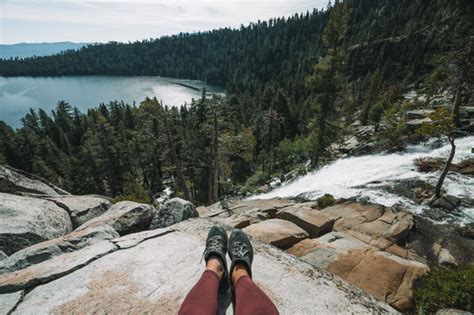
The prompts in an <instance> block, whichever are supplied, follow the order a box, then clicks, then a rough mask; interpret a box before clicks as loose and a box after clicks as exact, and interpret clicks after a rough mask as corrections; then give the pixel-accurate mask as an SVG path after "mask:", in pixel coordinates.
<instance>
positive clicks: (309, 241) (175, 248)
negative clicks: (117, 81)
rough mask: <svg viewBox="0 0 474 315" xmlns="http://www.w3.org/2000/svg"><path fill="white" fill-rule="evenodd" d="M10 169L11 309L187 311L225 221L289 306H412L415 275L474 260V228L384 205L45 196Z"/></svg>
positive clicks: (294, 310) (260, 276)
mask: <svg viewBox="0 0 474 315" xmlns="http://www.w3.org/2000/svg"><path fill="white" fill-rule="evenodd" d="M0 170H3V172H4V173H1V172H0V179H2V180H3V181H4V182H6V181H15V182H16V183H17V186H16V187H17V188H16V189H15V190H11V189H10V190H9V191H8V193H5V192H2V191H0V197H1V198H0V217H1V222H3V224H0V236H1V238H0V239H2V240H4V241H3V242H1V243H0V246H1V248H0V250H2V251H3V252H4V253H2V252H0V253H2V255H0V314H30V313H35V314H51V313H53V314H66V313H67V314H70V313H85V314H88V313H93V312H106V313H129V312H133V313H147V312H148V313H157V314H164V313H165V314H168V313H176V311H177V309H178V308H179V306H180V304H181V302H182V300H183V299H184V297H185V295H186V293H187V292H188V291H189V290H190V288H191V287H192V286H193V284H194V283H195V281H197V279H198V278H199V276H200V274H201V272H202V270H203V264H202V262H200V259H201V255H202V251H203V249H204V241H205V237H206V235H207V231H208V230H209V228H210V227H211V226H212V224H214V223H220V224H223V225H224V226H225V227H226V229H227V230H228V231H230V230H231V229H232V228H241V229H243V230H244V231H246V232H247V233H248V234H249V235H250V236H251V239H252V243H253V245H254V247H255V253H256V254H255V262H254V279H255V281H256V282H257V283H258V284H259V285H260V286H261V287H262V288H263V290H265V291H266V292H267V293H268V295H269V296H270V298H271V299H272V300H273V301H274V302H275V303H276V305H277V307H278V308H279V310H280V312H281V313H282V314H312V313H315V312H316V313H355V314H359V313H360V314H362V313H363V314H365V313H376V314H379V313H397V310H398V311H410V310H412V309H413V287H414V284H415V282H416V280H418V279H420V278H421V277H422V276H424V275H425V274H426V273H427V272H428V271H429V270H430V267H431V266H433V265H438V264H440V265H450V264H451V265H453V264H461V263H462V264H469V263H473V262H474V258H473V257H472V253H473V252H474V240H473V236H472V233H471V234H470V233H469V230H465V231H464V230H463V231H459V230H452V229H449V228H446V230H443V229H440V230H439V233H437V232H436V230H435V229H434V228H433V226H432V223H430V222H429V221H427V220H423V219H421V218H419V217H416V216H414V215H412V214H410V213H408V212H405V211H399V210H398V211H397V210H395V209H392V208H388V207H383V206H379V205H371V204H362V203H358V202H354V201H347V200H346V201H344V200H339V201H337V202H336V204H334V205H332V206H329V207H325V208H321V207H320V206H319V205H318V202H316V201H315V202H294V201H292V200H288V199H281V198H275V199H269V200H244V201H242V200H237V201H233V202H229V203H217V204H214V205H212V206H209V207H199V208H197V209H196V208H194V206H193V205H192V204H191V203H189V202H186V201H184V200H181V199H179V198H174V199H171V200H169V201H167V202H165V203H164V204H162V205H160V206H159V209H156V208H155V207H153V206H150V205H144V204H139V203H135V202H130V201H122V202H119V203H116V204H114V205H112V204H111V203H110V201H108V200H107V199H106V198H103V197H100V196H72V195H64V196H58V195H54V197H52V196H50V195H47V194H45V193H41V191H38V192H37V193H35V194H34V195H33V194H32V193H31V192H25V190H24V189H23V188H24V187H23V186H22V185H21V184H18V183H20V181H18V180H16V179H17V178H21V176H23V175H21V174H19V173H16V172H15V171H14V170H12V169H8V179H6V178H7V176H6V175H5V172H6V171H5V169H0ZM32 181H33V184H35V185H40V184H39V183H36V182H34V181H35V180H34V179H32ZM42 183H43V184H45V185H46V186H47V187H50V186H48V185H49V184H47V183H45V182H42ZM28 185H30V186H31V183H29V184H28ZM9 187H11V185H10V186H9ZM25 194H26V195H28V196H25ZM25 200H26V201H28V202H25ZM58 200H60V201H58ZM81 200H84V201H83V202H81ZM34 202H36V203H38V205H37V206H36V207H32V206H31V205H32V204H33V203H34ZM12 209H20V210H21V211H20V210H18V211H12ZM31 209H33V211H32V210H31ZM51 209H55V211H52V210H51ZM41 213H42V214H43V215H44V217H45V218H48V219H46V220H45V219H43V220H39V219H38V217H41V215H40V214H41ZM197 216H199V217H200V218H196V217H197ZM50 217H52V218H50ZM56 218H61V220H63V221H61V222H60V223H58V222H56V221H55V219H56ZM73 218H75V220H76V221H74V220H73ZM78 219H80V221H77V220H78ZM183 220H184V221H183ZM180 221H183V222H181V223H178V222H180ZM73 222H76V223H75V224H73ZM77 222H82V224H81V225H79V226H78V224H77ZM430 224H431V225H430ZM38 226H39V227H41V228H40V229H39V230H41V231H49V230H50V229H53V228H56V229H57V230H55V231H56V232H55V233H56V234H54V233H52V234H40V233H39V232H36V231H37V230H38ZM13 227H14V228H13ZM17 231H22V232H24V235H26V236H25V237H23V238H22V240H23V241H22V242H18V239H19V237H18V235H17V234H18V233H17ZM35 233H36V234H35ZM18 244H19V245H18ZM13 245H15V246H13ZM20 245H21V246H20ZM219 298H220V300H221V305H222V309H221V311H220V313H222V314H224V313H227V314H230V313H231V312H232V311H231V307H230V306H229V296H228V295H223V296H220V297H219ZM389 305H390V306H389Z"/></svg>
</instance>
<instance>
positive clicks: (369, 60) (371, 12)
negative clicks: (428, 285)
mask: <svg viewBox="0 0 474 315" xmlns="http://www.w3.org/2000/svg"><path fill="white" fill-rule="evenodd" d="M473 10H474V4H473V3H472V1H470V0H455V1H452V0H431V1H428V0H416V1H413V0H399V1H391V0H348V1H344V4H342V3H339V2H338V1H336V4H335V6H333V7H332V8H328V9H327V10H323V11H317V10H315V11H314V12H311V13H305V14H298V15H295V16H293V17H290V18H275V19H271V20H270V21H263V22H262V21H259V22H257V23H253V24H250V25H248V26H242V27H241V28H240V29H238V30H233V29H220V30H215V31H211V32H206V33H196V34H179V35H175V36H170V37H163V38H159V39H156V40H145V41H142V42H135V43H128V44H123V43H109V44H100V45H88V46H87V47H85V48H82V49H80V50H79V51H70V52H65V53H62V54H59V55H55V56H51V57H36V58H26V59H9V60H2V61H0V75H3V76H19V75H32V76H42V75H78V74H82V75H89V74H108V75H160V76H168V77H176V78H189V79H201V80H203V81H206V82H207V83H213V84H219V85H223V86H226V88H227V96H226V97H225V98H217V97H215V98H213V99H206V98H205V97H203V98H202V99H200V100H196V101H194V102H193V104H192V105H191V106H190V107H188V108H186V107H182V108H171V109H170V108H166V107H164V106H162V105H161V104H159V103H158V102H157V101H156V100H146V101H144V102H143V103H142V104H141V106H139V107H133V106H130V105H126V104H122V103H116V102H115V103H110V104H108V105H101V106H99V107H98V108H97V109H93V110H89V111H88V112H87V113H79V111H77V110H75V109H74V108H73V105H74V104H71V105H69V104H66V103H63V102H61V103H59V104H58V108H57V110H56V111H55V112H53V115H52V117H50V116H48V114H47V113H46V112H44V111H39V112H34V111H31V113H30V114H28V115H26V116H25V118H24V119H23V126H24V127H23V128H20V129H18V130H13V129H11V128H10V127H9V126H7V125H6V124H4V123H2V122H0V163H7V164H10V165H12V166H14V167H17V168H20V169H23V170H26V171H29V172H33V173H35V174H38V175H41V176H43V177H45V178H47V179H48V180H51V181H53V182H55V183H58V184H59V185H60V186H63V187H65V188H66V189H68V190H70V191H72V192H74V193H103V194H107V195H110V196H121V195H133V196H137V197H139V198H148V197H150V196H152V195H153V194H155V193H157V192H159V191H161V190H162V189H163V188H164V187H165V186H171V187H173V188H174V190H175V191H177V192H178V193H179V194H181V195H182V196H184V197H186V198H188V199H193V200H194V201H196V202H198V203H211V202H214V201H216V200H217V199H218V198H220V197H221V196H223V195H225V194H228V193H232V192H235V191H237V190H240V191H248V190H250V191H251V190H252V189H254V188H255V186H256V185H258V184H259V183H261V181H262V179H263V178H266V177H269V176H270V175H281V174H283V173H285V172H288V171H290V170H292V169H294V168H295V167H297V166H298V165H300V166H301V165H302V164H303V163H305V162H306V161H308V160H311V162H312V165H313V166H318V165H320V164H321V163H324V162H325V161H327V160H328V159H330V158H331V153H330V152H329V150H328V148H329V147H330V145H331V144H332V143H334V142H337V141H338V138H339V137H340V136H341V135H343V134H344V133H345V132H346V127H347V126H348V125H349V124H350V123H351V122H352V121H353V120H355V119H356V118H358V119H359V120H360V122H361V123H362V124H363V125H367V124H373V125H376V126H378V125H380V124H381V125H384V126H385V129H384V128H381V134H382V137H381V138H382V140H381V141H382V142H387V143H388V144H387V145H389V146H390V145H393V143H396V142H397V141H398V138H399V137H400V136H401V135H403V133H404V132H405V130H404V129H402V128H399V125H397V123H398V120H397V119H398V118H400V117H402V115H401V114H400V113H401V112H402V111H403V110H405V105H404V103H403V98H401V95H402V93H404V92H406V91H408V90H409V89H413V88H414V87H415V88H420V89H423V90H424V91H425V92H426V93H427V94H428V95H431V94H436V93H442V92H443V91H446V92H447V93H448V94H450V95H454V94H455V91H458V90H459V91H460V92H459V93H460V95H463V97H464V98H465V99H469V97H470V93H472V89H469V88H467V87H468V86H469V84H470V83H471V82H472V62H471V60H472V54H473V51H472V48H471V47H472V41H473V40H472V38H473V31H472V30H473V27H472V26H473V25H472V22H473V18H472V17H473V16H474V15H473ZM165 105H166V104H165ZM356 114H357V115H356ZM395 118H397V119H395ZM384 134H385V137H384V136H383V135H384Z"/></svg>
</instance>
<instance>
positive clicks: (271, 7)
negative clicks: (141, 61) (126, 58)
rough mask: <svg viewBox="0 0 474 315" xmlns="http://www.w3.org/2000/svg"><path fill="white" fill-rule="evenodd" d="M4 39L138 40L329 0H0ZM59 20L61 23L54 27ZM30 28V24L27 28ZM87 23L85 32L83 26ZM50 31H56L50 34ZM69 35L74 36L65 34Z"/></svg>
mask: <svg viewBox="0 0 474 315" xmlns="http://www.w3.org/2000/svg"><path fill="white" fill-rule="evenodd" d="M0 1H1V11H2V15H1V16H0V19H1V21H0V23H1V24H0V26H1V30H0V42H4V43H6V42H20V41H36V42H39V41H55V40H57V41H59V40H74V41H81V42H93V41H108V40H119V41H128V40H132V41H133V40H139V39H143V38H150V37H153V38H154V37H159V36H161V35H169V34H175V33H179V32H193V31H200V30H202V31H204V30H211V29H214V28H219V27H226V26H230V27H239V26H240V25H241V24H248V23H249V22H252V21H257V20H267V19H269V18H271V17H280V16H289V15H292V14H294V13H297V12H305V11H307V10H312V9H313V8H314V7H318V8H321V7H324V6H325V4H326V2H327V1H326V0H313V1H309V0H292V1H284V0H271V1H270V0H254V1H250V0H218V1H217V0H214V1H211V0H204V1H200V0H174V1H172V2H170V1H162V0H139V1H133V2H132V1H130V0H128V1H127V0H100V1H99V0H92V1H91V0H89V1H82V0H61V1H60V0H0ZM54 25H57V28H56V30H54ZM27 27H28V28H29V29H26V28H27ZM80 28H82V32H81V31H80ZM49 31H51V32H50V33H49ZM67 34H70V35H74V37H73V38H66V37H67Z"/></svg>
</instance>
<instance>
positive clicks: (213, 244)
mask: <svg viewBox="0 0 474 315" xmlns="http://www.w3.org/2000/svg"><path fill="white" fill-rule="evenodd" d="M224 245H225V244H224V242H223V240H222V237H220V236H218V235H214V236H212V237H211V238H209V240H208V241H207V245H206V249H205V250H204V253H202V257H201V261H202V259H203V258H204V257H205V256H206V255H207V254H208V253H210V252H218V253H224V252H225V250H224Z"/></svg>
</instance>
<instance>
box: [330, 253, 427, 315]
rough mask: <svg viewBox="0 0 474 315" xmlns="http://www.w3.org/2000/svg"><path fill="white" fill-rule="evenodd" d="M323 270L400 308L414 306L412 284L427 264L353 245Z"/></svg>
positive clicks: (423, 272)
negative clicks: (353, 246)
mask: <svg viewBox="0 0 474 315" xmlns="http://www.w3.org/2000/svg"><path fill="white" fill-rule="evenodd" d="M326 270H328V271H330V272H332V273H334V274H336V275H338V276H339V277H341V278H342V279H344V280H346V281H348V282H350V283H352V284H354V285H356V286H357V287H359V288H361V289H363V290H364V291H366V292H369V293H370V294H372V295H374V296H375V297H377V298H378V299H380V300H382V301H385V302H387V303H389V304H390V305H392V306H394V307H395V308H397V309H398V310H400V311H409V310H412V309H413V307H414V303H413V298H414V290H413V286H414V284H415V282H416V280H418V279H420V278H421V277H423V276H425V275H426V274H427V273H428V272H429V268H428V266H426V265H424V264H422V263H420V262H416V261H412V260H407V259H403V258H400V257H398V256H395V255H391V254H389V253H386V252H381V251H377V250H373V249H354V250H350V251H349V252H348V253H346V254H342V255H339V256H338V257H337V259H335V260H334V261H333V262H331V263H330V264H329V265H328V267H327V268H326Z"/></svg>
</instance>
